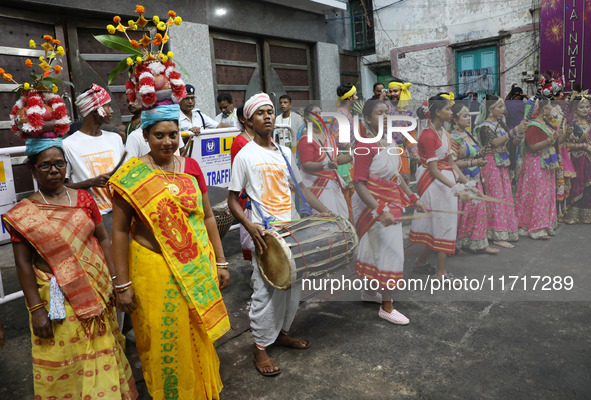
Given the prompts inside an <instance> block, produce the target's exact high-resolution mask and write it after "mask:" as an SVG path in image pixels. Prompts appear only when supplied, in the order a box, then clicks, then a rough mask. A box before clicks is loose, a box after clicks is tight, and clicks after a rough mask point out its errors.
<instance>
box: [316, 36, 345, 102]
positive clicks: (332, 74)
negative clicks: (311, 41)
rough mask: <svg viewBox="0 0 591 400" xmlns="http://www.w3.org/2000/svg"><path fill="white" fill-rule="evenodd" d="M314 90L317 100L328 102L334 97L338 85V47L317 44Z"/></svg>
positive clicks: (328, 44)
mask: <svg viewBox="0 0 591 400" xmlns="http://www.w3.org/2000/svg"><path fill="white" fill-rule="evenodd" d="M315 52H316V55H315V58H316V60H317V66H316V71H315V72H316V88H317V91H318V97H319V99H317V100H328V99H332V98H334V97H335V91H336V88H337V87H338V86H339V85H340V79H339V73H338V71H339V46H337V45H336V44H332V43H323V42H320V43H317V44H316V48H315Z"/></svg>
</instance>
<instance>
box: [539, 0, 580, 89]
mask: <svg viewBox="0 0 591 400" xmlns="http://www.w3.org/2000/svg"><path fill="white" fill-rule="evenodd" d="M541 3H542V10H541V21H540V68H541V72H546V71H551V72H552V74H553V76H554V77H555V78H558V77H559V76H561V75H562V74H563V73H564V79H565V84H566V87H565V91H567V92H570V91H571V90H573V89H576V88H578V87H580V88H582V89H590V88H591V72H589V71H587V73H585V68H586V69H587V70H589V68H591V0H543V1H542V2H541Z"/></svg>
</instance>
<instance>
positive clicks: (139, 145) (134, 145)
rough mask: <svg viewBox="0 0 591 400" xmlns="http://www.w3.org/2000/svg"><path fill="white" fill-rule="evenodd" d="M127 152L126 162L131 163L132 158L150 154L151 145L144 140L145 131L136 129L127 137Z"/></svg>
mask: <svg viewBox="0 0 591 400" xmlns="http://www.w3.org/2000/svg"><path fill="white" fill-rule="evenodd" d="M125 150H126V151H127V155H126V156H125V162H127V161H129V159H130V158H131V157H138V158H139V157H141V156H143V155H146V154H148V153H149V152H150V145H149V144H148V142H146V139H144V131H143V130H142V129H141V128H138V129H136V130H135V131H133V132H131V133H130V134H129V136H127V141H126V142H125Z"/></svg>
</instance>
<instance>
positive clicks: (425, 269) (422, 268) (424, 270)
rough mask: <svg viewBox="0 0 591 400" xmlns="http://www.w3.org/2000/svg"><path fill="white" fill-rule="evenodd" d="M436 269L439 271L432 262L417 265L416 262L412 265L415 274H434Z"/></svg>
mask: <svg viewBox="0 0 591 400" xmlns="http://www.w3.org/2000/svg"><path fill="white" fill-rule="evenodd" d="M435 271H437V269H436V268H435V267H434V266H432V265H431V264H430V263H426V264H423V265H417V264H415V265H414V266H413V267H412V272H414V273H415V274H427V275H431V274H434V273H435Z"/></svg>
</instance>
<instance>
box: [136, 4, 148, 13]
mask: <svg viewBox="0 0 591 400" xmlns="http://www.w3.org/2000/svg"><path fill="white" fill-rule="evenodd" d="M135 12H136V13H138V14H143V13H145V12H146V9H145V8H144V6H140V5H139V4H138V5H136V6H135Z"/></svg>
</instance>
